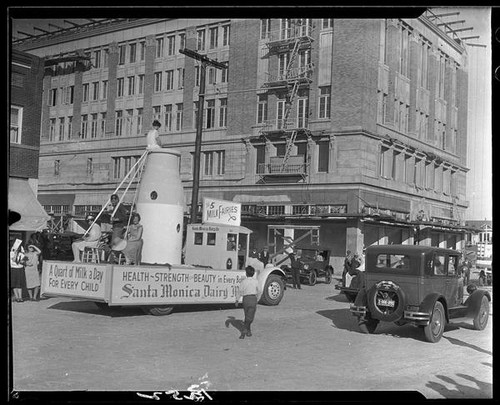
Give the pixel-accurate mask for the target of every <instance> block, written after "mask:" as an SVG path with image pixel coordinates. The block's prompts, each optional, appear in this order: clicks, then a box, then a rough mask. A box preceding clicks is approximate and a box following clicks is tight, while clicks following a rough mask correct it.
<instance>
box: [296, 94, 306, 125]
mask: <svg viewBox="0 0 500 405" xmlns="http://www.w3.org/2000/svg"><path fill="white" fill-rule="evenodd" d="M307 101H308V100H307V98H299V99H298V100H297V128H307V118H308V115H309V114H308V111H309V109H308V107H307V105H308V102H307Z"/></svg>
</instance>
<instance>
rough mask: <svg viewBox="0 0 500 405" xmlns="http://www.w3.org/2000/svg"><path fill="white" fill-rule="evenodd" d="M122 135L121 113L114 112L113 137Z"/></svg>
mask: <svg viewBox="0 0 500 405" xmlns="http://www.w3.org/2000/svg"><path fill="white" fill-rule="evenodd" d="M122 135H123V111H121V110H119V111H117V112H116V121H115V136H122Z"/></svg>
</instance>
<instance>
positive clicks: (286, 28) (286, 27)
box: [280, 18, 291, 39]
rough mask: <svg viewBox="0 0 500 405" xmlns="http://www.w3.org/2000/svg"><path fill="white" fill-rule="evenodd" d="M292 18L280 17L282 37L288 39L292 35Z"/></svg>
mask: <svg viewBox="0 0 500 405" xmlns="http://www.w3.org/2000/svg"><path fill="white" fill-rule="evenodd" d="M290 25H291V19H289V18H280V39H288V38H289V37H290Z"/></svg>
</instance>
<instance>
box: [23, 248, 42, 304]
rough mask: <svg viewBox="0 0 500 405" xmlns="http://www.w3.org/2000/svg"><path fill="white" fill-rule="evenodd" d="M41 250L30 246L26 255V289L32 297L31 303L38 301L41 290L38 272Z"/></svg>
mask: <svg viewBox="0 0 500 405" xmlns="http://www.w3.org/2000/svg"><path fill="white" fill-rule="evenodd" d="M40 253H41V250H40V249H38V248H37V247H36V246H35V245H29V246H28V253H26V258H27V260H26V267H25V268H24V271H25V273H26V288H27V289H28V294H29V295H30V300H31V301H37V300H38V291H39V289H40V273H39V272H38V262H39V260H40Z"/></svg>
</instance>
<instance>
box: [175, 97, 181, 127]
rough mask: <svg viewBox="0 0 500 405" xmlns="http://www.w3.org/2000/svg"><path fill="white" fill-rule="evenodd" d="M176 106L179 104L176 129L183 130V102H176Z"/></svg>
mask: <svg viewBox="0 0 500 405" xmlns="http://www.w3.org/2000/svg"><path fill="white" fill-rule="evenodd" d="M176 106H177V110H176V117H175V130H176V131H181V130H182V109H183V103H179V104H176Z"/></svg>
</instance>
